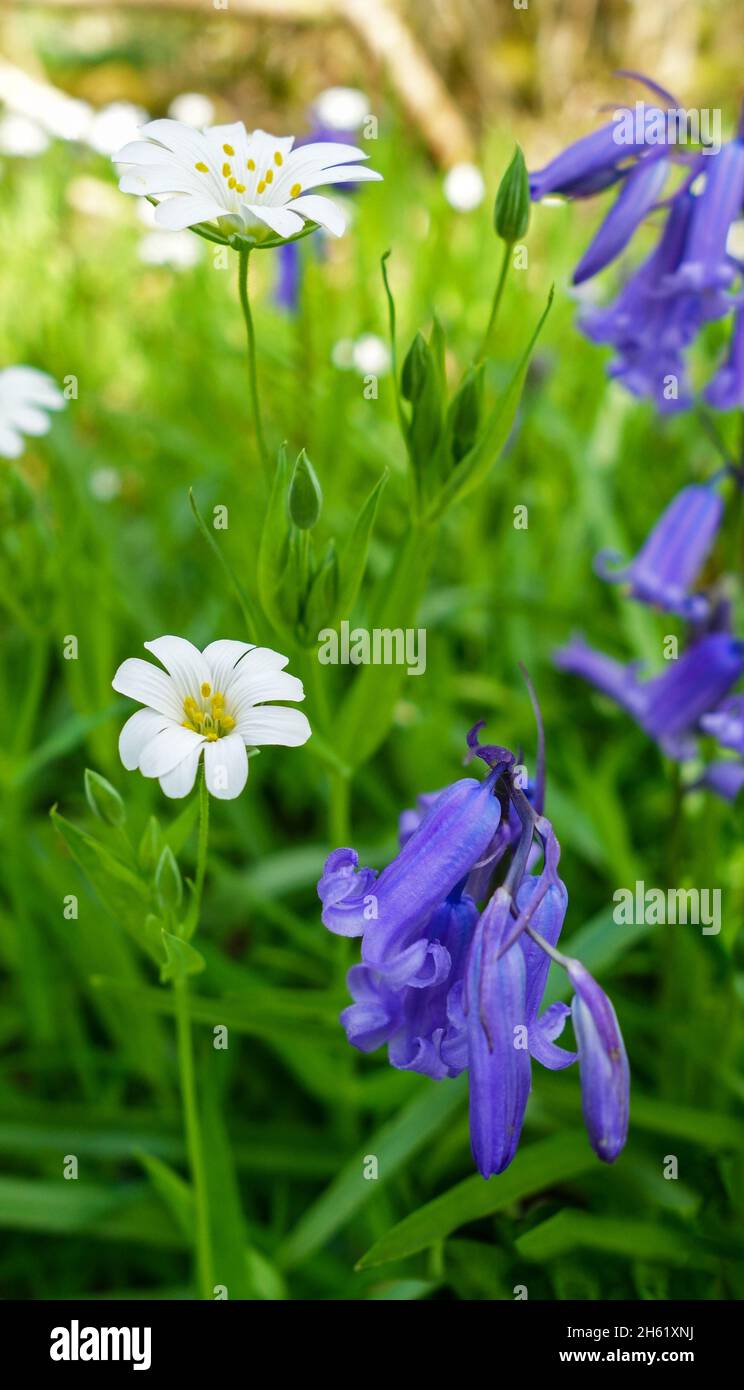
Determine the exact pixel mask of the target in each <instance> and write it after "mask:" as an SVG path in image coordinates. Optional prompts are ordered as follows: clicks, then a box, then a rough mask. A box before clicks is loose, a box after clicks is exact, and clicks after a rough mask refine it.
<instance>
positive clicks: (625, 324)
mask: <svg viewBox="0 0 744 1390" xmlns="http://www.w3.org/2000/svg"><path fill="white" fill-rule="evenodd" d="M630 75H631V76H635V74H630ZM640 80H641V81H645V82H646V85H647V86H649V87H651V88H652V89H653V91H654V93H655V96H656V98H657V100H656V101H654V102H653V103H648V104H643V103H640V102H639V103H637V104H636V108H637V109H636V112H635V121H634V122H632V126H633V130H632V138H628V131H627V130H626V129H625V128H624V125H625V118H626V117H628V116H631V115H632V114H633V113H632V112H631V111H630V109H629V108H627V107H626V108H621V109H620V110H618V111H617V112H616V113H615V117H616V118H615V119H614V120H613V121H612V122H610V123H608V124H606V125H604V126H602V127H601V128H600V129H599V130H598V131H596V132H595V133H594V134H593V135H590V136H585V137H584V138H583V139H581V140H578V141H576V142H575V143H574V144H573V145H570V146H569V147H568V149H566V150H564V151H563V152H562V153H561V154H559V155H558V156H557V157H556V158H555V159H554V160H552V161H551V163H550V164H548V165H547V166H546V167H545V168H544V169H541V170H539V171H537V172H536V173H533V174H532V175H531V176H530V189H531V194H532V198H533V200H535V201H539V200H540V199H542V198H544V197H546V196H547V195H552V194H559V195H561V196H563V197H565V198H587V197H591V196H594V195H595V194H599V193H603V192H605V191H606V190H607V189H609V188H611V187H613V186H614V187H616V188H617V196H616V198H615V201H614V203H613V204H612V206H611V208H610V210H609V212H608V213H607V215H606V216H605V219H604V221H603V222H602V224H601V225H600V227H599V230H598V231H597V233H596V235H595V236H594V239H593V241H592V243H591V245H590V246H589V248H588V250H587V251H586V252H585V254H584V256H583V257H582V258H581V260H580V262H579V264H578V266H577V268H576V271H575V273H574V277H573V279H574V284H577V285H579V284H582V283H583V282H585V281H587V280H589V279H591V278H593V277H594V276H595V275H597V274H598V273H599V272H600V271H602V270H604V269H605V268H606V267H607V266H608V265H609V264H611V263H612V262H613V261H615V260H617V258H618V257H619V256H620V255H621V254H622V253H623V252H624V251H625V248H626V247H627V246H628V245H629V243H630V242H631V241H632V239H633V237H634V235H635V233H636V231H637V230H638V228H639V227H640V226H641V225H642V223H644V222H645V221H646V220H647V218H649V217H650V216H652V215H654V216H655V217H656V220H657V222H660V224H661V232H660V236H659V238H658V241H657V244H656V246H655V248H654V250H653V251H652V252H651V254H650V256H648V258H647V259H646V260H645V261H644V262H643V263H642V264H641V265H640V267H639V268H637V269H636V270H635V271H634V272H633V273H632V274H631V275H630V277H629V278H628V279H627V280H626V283H625V285H624V287H623V288H622V289H621V291H620V293H619V295H618V296H617V298H616V299H615V301H614V303H611V304H609V305H607V306H606V307H604V308H600V309H587V310H585V311H584V312H583V313H582V314H581V315H580V318H579V327H580V329H581V330H582V332H584V333H585V334H586V336H587V337H588V338H590V339H591V340H592V341H594V342H597V343H606V344H608V345H609V346H611V347H612V348H614V350H615V356H614V358H613V360H612V361H611V363H610V366H609V374H610V375H611V376H612V377H614V378H616V379H618V380H619V381H621V382H622V384H623V385H624V386H625V387H626V389H627V390H629V391H631V392H632V393H633V394H634V395H637V396H646V397H649V398H650V399H652V400H653V401H654V403H655V405H656V407H657V409H658V410H659V411H661V412H664V413H666V412H672V411H680V410H686V409H689V408H690V407H691V406H692V405H693V404H694V395H693V392H692V390H691V389H690V387H689V385H688V382H687V358H686V354H687V351H688V349H689V348H690V347H691V345H692V344H693V342H694V341H695V339H696V338H697V337H698V335H699V333H700V332H701V330H702V328H703V327H704V326H705V324H706V323H708V322H710V321H711V320H714V319H720V318H724V317H726V316H728V315H729V314H732V313H733V312H734V311H735V310H738V309H739V307H740V305H741V304H742V300H743V297H744V285H743V283H742V271H743V269H744V267H742V263H741V262H740V261H739V260H738V259H737V258H736V256H735V255H734V254H732V252H731V251H730V250H729V247H728V243H729V231H730V228H731V226H732V225H733V223H734V222H735V221H737V219H738V218H739V217H740V216H741V215H742V210H743V208H744V130H743V129H742V128H741V127H740V129H739V131H738V132H737V134H736V135H735V136H734V138H732V139H731V140H729V141H727V142H725V143H724V144H723V145H722V146H721V147H720V148H719V149H717V150H714V149H712V148H710V147H705V146H704V145H703V144H699V145H697V146H690V145H689V144H688V143H687V131H686V130H684V131H681V130H680V128H679V126H678V124H677V121H676V116H677V114H678V112H679V106H678V103H676V102H675V100H674V98H673V97H671V96H669V94H668V93H664V92H663V91H662V90H661V89H660V88H658V87H657V86H656V85H655V84H654V83H651V82H648V81H647V79H644V78H641V79H640ZM658 98H661V102H659V101H658ZM639 111H640V114H641V115H642V117H643V119H642V120H641V121H639V120H638V115H639ZM675 173H676V174H677V175H679V174H681V177H676V178H675V177H674V176H675ZM741 333H742V330H741V325H740V320H739V316H738V315H737V318H736V321H735V327H734V335H733V339H732V343H731V348H730V352H729V355H728V358H727V360H726V362H725V363H724V365H723V366H722V367H721V368H720V370H719V372H718V374H717V375H716V376H715V377H714V378H713V380H712V381H711V383H710V384H709V386H708V388H707V390H706V391H705V393H704V395H705V399H706V400H707V402H708V403H709V404H710V405H712V406H714V407H715V408H716V409H719V410H729V409H731V408H732V407H734V406H739V405H741V404H742V399H744V346H743V345H742V338H741Z"/></svg>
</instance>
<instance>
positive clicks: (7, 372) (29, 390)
mask: <svg viewBox="0 0 744 1390" xmlns="http://www.w3.org/2000/svg"><path fill="white" fill-rule="evenodd" d="M64 404H65V398H64V396H63V395H62V392H61V391H60V389H59V387H58V386H57V385H56V383H55V382H54V381H53V380H52V378H51V377H50V376H49V375H48V374H47V373H46V372H40V371H38V370H37V368H36V367H6V368H5V369H4V370H3V371H0V457H2V458H6V459H17V458H20V455H21V454H22V453H23V436H24V434H32V435H34V434H46V432H47V430H48V429H49V428H50V427H51V423H52V422H51V420H50V419H49V416H48V414H47V411H49V410H62V409H63V408H64Z"/></svg>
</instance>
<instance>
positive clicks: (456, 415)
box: [447, 362, 485, 464]
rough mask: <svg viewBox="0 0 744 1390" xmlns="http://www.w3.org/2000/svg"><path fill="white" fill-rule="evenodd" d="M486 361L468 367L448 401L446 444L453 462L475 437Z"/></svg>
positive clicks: (470, 447) (463, 454)
mask: <svg viewBox="0 0 744 1390" xmlns="http://www.w3.org/2000/svg"><path fill="white" fill-rule="evenodd" d="M484 373H485V363H483V362H481V363H479V365H478V366H477V367H469V368H468V370H467V372H466V373H465V376H464V377H463V379H462V381H461V382H460V385H459V386H458V388H457V390H456V392H455V394H454V396H453V397H452V400H451V402H450V407H449V411H448V414H447V447H448V451H449V455H450V458H451V459H452V462H453V463H455V464H458V463H460V461H461V460H462V459H463V458H464V457H465V455H466V454H467V453H469V452H470V450H471V449H472V447H473V445H474V444H475V441H476V439H477V437H478V428H479V425H480V418H481V408H482V401H483V376H484Z"/></svg>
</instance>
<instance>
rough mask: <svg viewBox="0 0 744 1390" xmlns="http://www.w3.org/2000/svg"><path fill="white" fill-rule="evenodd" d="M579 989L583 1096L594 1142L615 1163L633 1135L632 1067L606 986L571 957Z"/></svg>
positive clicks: (576, 1019) (576, 1012)
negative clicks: (630, 1132)
mask: <svg viewBox="0 0 744 1390" xmlns="http://www.w3.org/2000/svg"><path fill="white" fill-rule="evenodd" d="M566 969H567V971H568V975H569V979H570V980H571V983H572V985H573V987H574V989H575V990H576V994H575V996H574V998H573V1000H572V1001H571V1017H572V1019H573V1025H574V1032H575V1033H576V1040H577V1042H578V1045H579V1070H580V1073H581V1100H582V1107H583V1111H584V1123H585V1125H586V1127H587V1130H588V1132H589V1138H590V1140H591V1145H592V1148H593V1149H594V1152H595V1153H596V1154H597V1156H598V1157H599V1158H601V1159H603V1160H604V1162H605V1163H614V1161H615V1159H616V1158H617V1156H618V1154H619V1153H620V1150H621V1149H622V1148H623V1146H624V1144H625V1140H626V1139H627V1137H628V1110H629V1094H630V1068H629V1067H628V1057H627V1053H626V1051H625V1044H624V1042H623V1038H622V1033H621V1032H620V1028H619V1026H618V1022H617V1015H616V1013H615V1010H614V1009H613V1007H612V1004H611V1002H610V1000H609V999H608V998H607V995H606V994H605V992H604V990H603V989H600V987H599V985H598V984H597V982H596V980H594V979H593V978H592V976H591V975H590V974H589V971H588V970H585V969H584V966H583V965H582V964H581V963H580V961H577V960H569V961H567V963H566Z"/></svg>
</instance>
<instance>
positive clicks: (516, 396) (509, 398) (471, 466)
mask: <svg viewBox="0 0 744 1390" xmlns="http://www.w3.org/2000/svg"><path fill="white" fill-rule="evenodd" d="M552 303H553V290H552V289H551V291H550V294H549V296H548V302H547V304H546V306H545V308H544V310H543V312H542V314H541V316H540V319H539V321H538V324H537V327H536V328H535V331H534V333H533V334H532V337H531V338H530V341H529V343H528V344H527V347H526V349H525V351H524V353H523V354H522V357H521V359H520V361H519V364H518V366H517V368H516V370H515V371H514V374H513V376H512V378H511V381H510V382H509V385H508V386H507V388H506V390H505V391H504V393H503V395H501V396H500V397H499V399H498V400H497V401H496V404H495V405H494V406H493V408H492V410H491V413H490V415H489V416H488V418H487V420H486V422H485V425H484V428H483V430H482V432H481V434H480V437H479V439H478V441H477V443H476V444H475V445H474V447H473V448H472V449H471V450H470V453H469V454H466V455H465V458H463V459H462V460H461V462H460V463H458V464H457V467H456V468H454V469H453V470H452V472H451V473H450V476H449V478H448V479H447V482H446V483H445V485H444V487H443V488H442V490H441V492H440V494H439V495H438V497H437V498H436V500H435V502H434V504H433V507H432V509H431V515H432V516H434V517H438V516H441V515H442V513H443V512H445V511H446V510H447V508H448V507H449V506H450V505H451V504H452V503H453V502H454V501H455V500H457V501H461V500H462V498H463V497H467V496H468V495H469V493H471V492H473V491H474V489H475V488H477V487H479V486H480V484H481V483H482V482H483V481H484V479H485V478H486V477H487V476H488V474H489V472H490V470H491V468H492V466H493V464H494V463H495V462H496V459H497V458H498V456H499V454H500V453H501V450H502V449H503V447H504V445H505V443H506V441H507V439H508V438H509V435H510V433H511V428H512V425H513V424H514V420H515V418H516V414H517V409H518V407H519V402H520V399H521V395H522V387H523V386H524V380H525V377H526V375H527V368H528V366H529V363H530V358H531V356H532V352H533V349H534V346H535V343H536V342H537V339H538V337H539V335H540V331H541V329H542V326H543V324H544V323H545V320H546V318H547V316H548V314H549V312H550V306H551V304H552Z"/></svg>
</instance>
